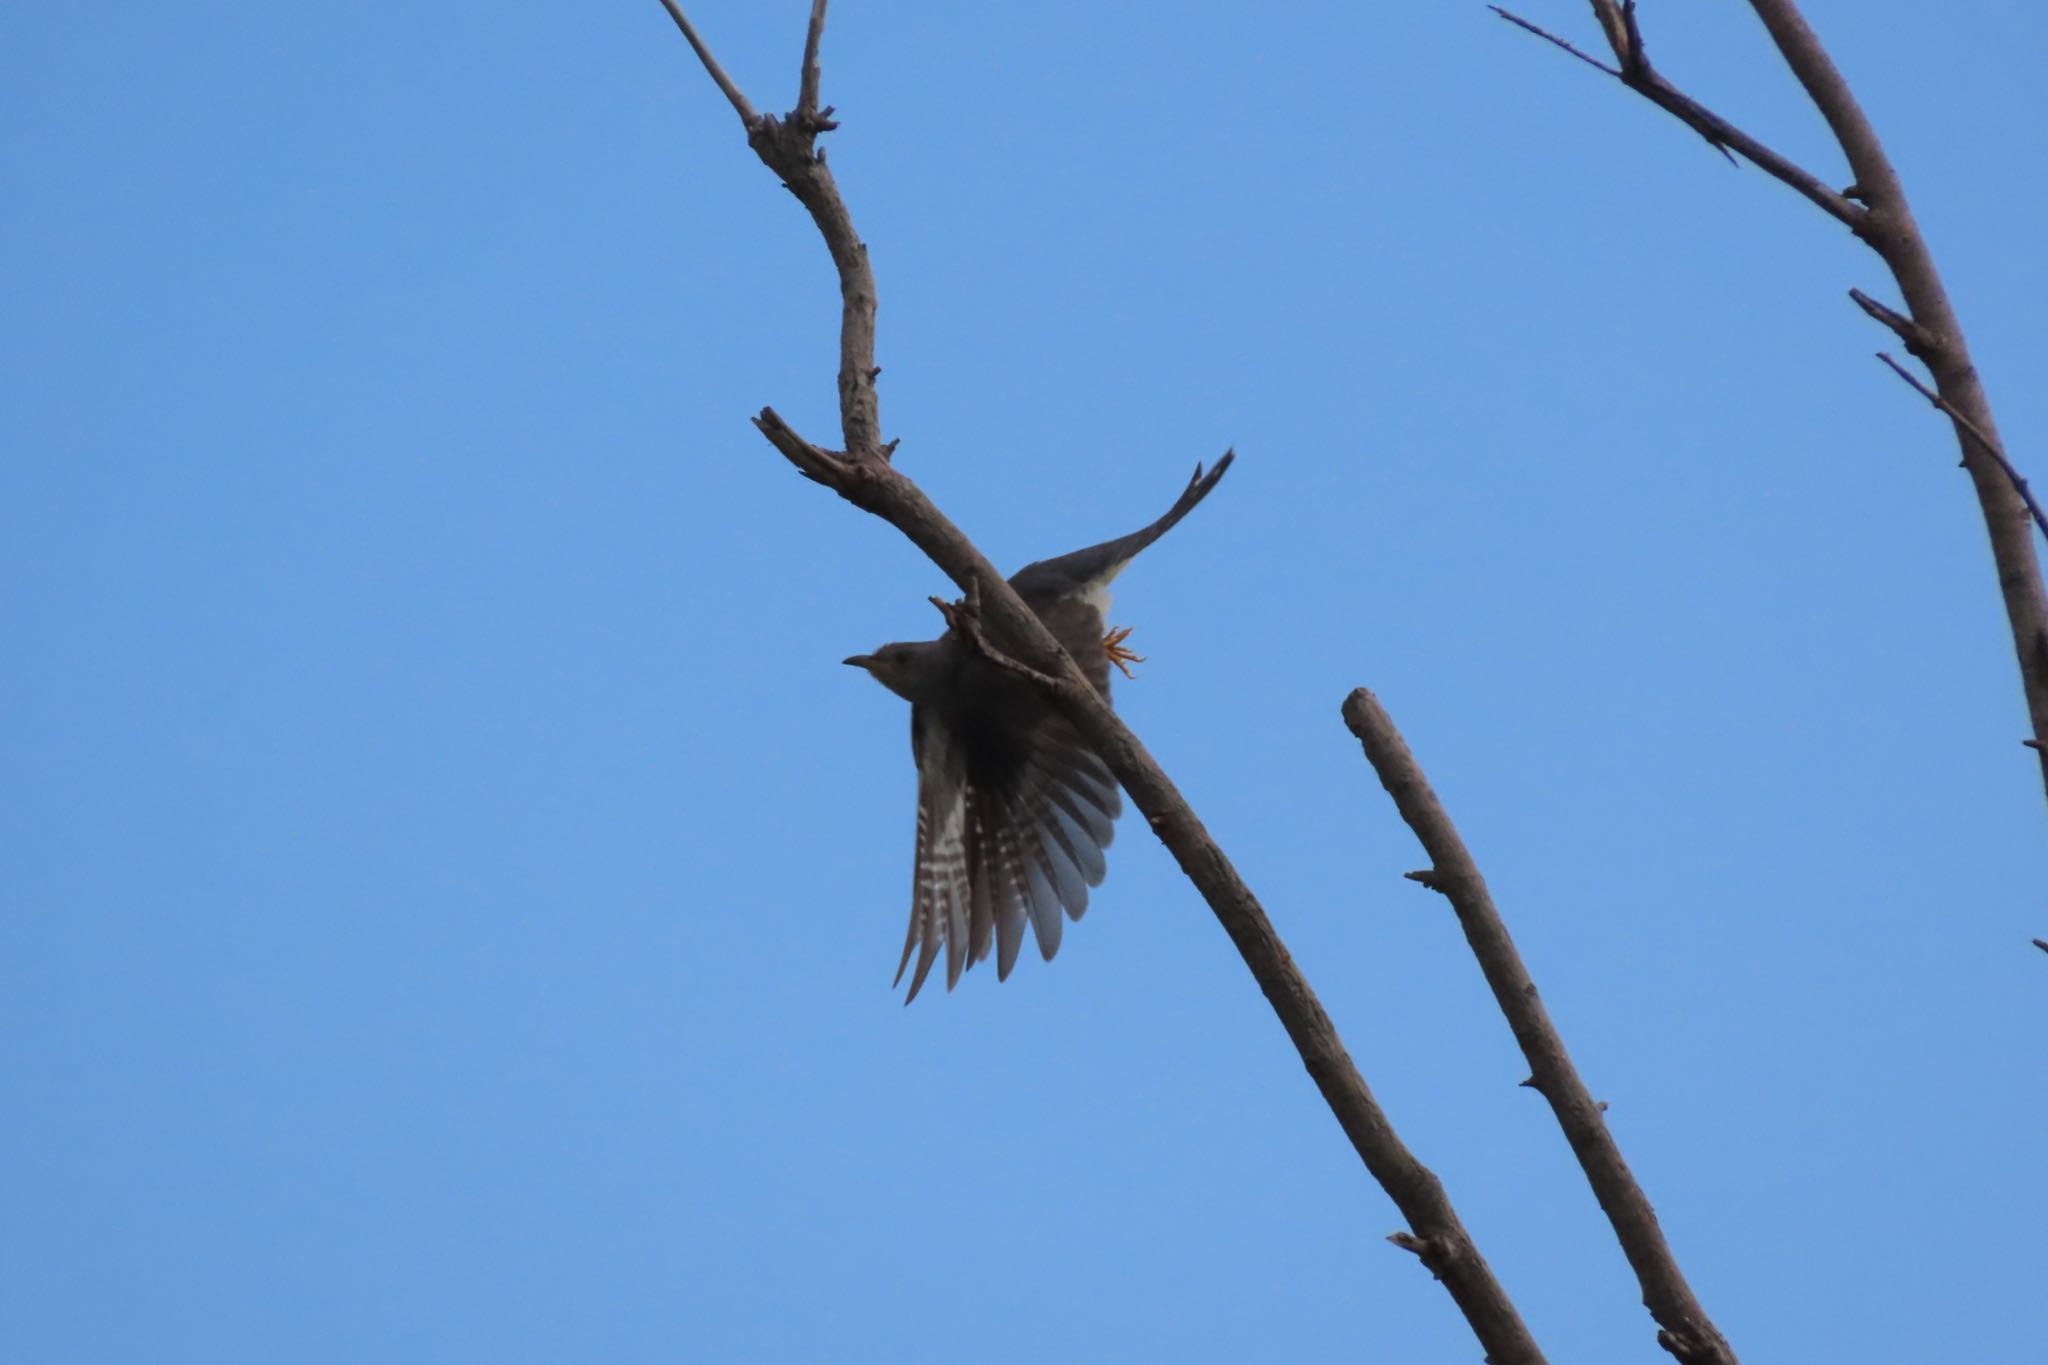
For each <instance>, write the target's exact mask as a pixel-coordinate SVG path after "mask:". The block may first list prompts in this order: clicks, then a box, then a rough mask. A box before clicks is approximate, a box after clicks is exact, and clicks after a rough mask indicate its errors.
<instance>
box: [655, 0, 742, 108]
mask: <svg viewBox="0 0 2048 1365" xmlns="http://www.w3.org/2000/svg"><path fill="white" fill-rule="evenodd" d="M661 7H662V8H663V9H665V10H667V11H668V17H669V18H671V19H673V20H675V21H676V27H677V28H679V29H681V30H682V31H683V37H684V38H685V39H686V40H688V42H689V44H690V50H691V51H692V52H694V53H696V54H697V60H698V61H700V62H702V63H704V70H705V72H706V73H707V74H708V75H710V77H711V80H712V83H713V84H715V85H716V86H717V87H718V88H719V89H720V90H723V91H724V92H725V97H726V99H727V100H728V101H730V102H731V104H732V107H733V111H734V112H735V113H737V114H738V115H739V116H740V122H741V123H744V124H745V125H747V127H748V128H749V129H751V128H752V127H753V126H754V124H755V122H756V121H757V120H758V119H759V118H760V115H758V114H756V113H755V112H754V106H753V105H751V104H749V103H747V97H746V96H745V95H743V94H741V93H740V88H739V87H738V86H737V85H734V84H733V83H732V77H730V76H728V75H726V74H725V68H724V67H722V66H720V65H719V64H718V59H717V58H716V57H713V56H712V55H711V49H710V48H708V47H706V46H704V40H703V39H702V38H699V37H698V36H697V30H696V29H694V28H692V27H690V17H689V16H688V15H686V14H684V13H683V11H682V7H681V6H680V5H678V4H676V0H661Z"/></svg>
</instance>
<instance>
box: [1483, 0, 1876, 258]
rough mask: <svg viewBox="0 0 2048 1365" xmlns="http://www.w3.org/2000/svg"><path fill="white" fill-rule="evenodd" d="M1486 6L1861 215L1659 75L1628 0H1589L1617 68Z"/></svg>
mask: <svg viewBox="0 0 2048 1365" xmlns="http://www.w3.org/2000/svg"><path fill="white" fill-rule="evenodd" d="M1487 8H1488V9H1490V10H1492V11H1493V12H1494V13H1495V14H1498V15H1499V16H1500V17H1501V18H1503V19H1505V20H1507V21H1508V22H1509V23H1511V24H1513V25H1514V26H1515V27H1517V28H1520V29H1525V30H1527V31H1528V32H1530V33H1533V34H1535V35H1536V36H1537V37H1539V38H1541V39H1543V40H1544V41H1546V42H1549V43H1554V44H1556V45H1557V46H1558V47H1561V48H1563V49H1564V50H1565V51H1567V52H1569V53H1571V54H1572V55H1573V56H1574V57H1577V58H1578V59H1579V60H1580V61H1582V62H1585V63H1587V64H1589V65H1591V66H1596V67H1598V68H1600V70H1602V71H1605V72H1606V73H1607V74H1608V75H1610V76H1612V77H1614V78H1615V79H1616V80H1618V81H1620V82H1621V83H1622V84H1623V85H1626V86H1627V87H1628V88H1629V89H1631V90H1633V91H1635V92H1636V93H1637V94H1639V95H1641V96H1642V97H1643V98H1644V99H1646V100H1649V101H1650V102H1651V103H1652V104H1654V105H1656V106H1657V107H1658V108H1660V109H1663V110H1665V111H1666V112H1668V113H1669V114H1671V116H1672V117H1674V118H1676V119H1677V120H1678V121H1679V122H1681V123H1683V124H1685V125H1686V126H1687V127H1688V128H1691V129H1692V130H1693V131H1694V132H1696V133H1698V134H1699V135H1700V136H1701V137H1703V138H1705V139H1706V140H1707V142H1708V143H1709V144H1711V145H1712V146H1713V147H1714V148H1715V150H1717V151H1719V152H1720V153H1721V154H1722V155H1723V156H1728V157H1729V158H1730V159H1731V160H1732V159H1733V154H1734V153H1737V152H1739V153H1741V154H1742V155H1743V156H1744V157H1746V158H1747V159H1748V160H1749V161H1750V162H1751V163H1753V164H1754V165H1755V166H1756V167H1757V168H1758V169H1759V170H1762V171H1764V172H1765V173H1767V174H1769V175H1770V176H1772V177H1773V178H1774V179H1777V180H1779V181H1782V182H1783V183H1785V184H1787V185H1790V186H1791V187H1792V188H1793V189H1795V190H1797V191H1798V192H1799V193H1800V194H1803V195H1805V196H1806V197H1807V198H1808V199H1810V200H1812V201H1813V202H1814V203H1815V204H1818V205H1819V206H1820V207H1821V209H1822V210H1823V211H1824V212H1826V213H1827V214H1828V215H1829V216H1830V217H1833V218H1836V219H1839V220H1840V221H1841V222H1842V223H1844V224H1846V225H1847V226H1848V227H1850V228H1852V229H1853V228H1855V227H1856V226H1857V224H1858V223H1859V222H1861V221H1862V218H1863V212H1864V211H1863V207H1862V205H1860V204H1857V203H1855V202H1854V201H1853V200H1851V199H1849V198H1847V197H1846V196H1844V195H1842V194H1839V193H1837V192H1836V191H1835V190H1834V189H1832V188H1831V187H1830V186H1829V185H1828V184H1827V183H1826V182H1825V181H1823V180H1822V179H1821V178H1820V177H1819V176H1817V175H1815V174H1813V173H1812V172H1811V171H1808V170H1806V169H1805V168H1804V167H1802V166H1800V165H1799V164H1798V163H1796V162H1794V161H1793V160H1791V159H1790V158H1789V157H1785V156H1781V155H1779V154H1778V153H1777V152H1775V151H1773V150H1771V149H1770V148H1769V147H1767V146H1765V145H1764V144H1763V143H1761V142H1759V141H1757V140H1756V139H1755V138H1753V137H1751V136H1750V135H1749V134H1748V133H1745V132H1743V131H1742V130H1741V129H1740V128H1738V127H1736V126H1735V125H1734V124H1732V123H1730V122H1729V121H1728V120H1727V119H1724V118H1722V117H1721V116H1720V115H1719V114H1717V113H1715V112H1714V111H1713V110H1711V109H1709V108H1707V107H1706V106H1705V105H1704V104H1701V103H1700V102H1699V101H1698V100H1695V99H1693V98H1692V97H1691V96H1690V95H1687V94H1686V93H1684V92H1683V91H1681V90H1680V89H1678V87H1676V86H1674V85H1672V84H1671V82H1669V81H1667V80H1665V79H1664V77H1663V76H1662V75H1661V74H1660V73H1659V72H1658V71H1657V69H1656V68H1655V67H1653V66H1651V65H1650V58H1649V54H1648V53H1647V52H1646V51H1645V50H1644V48H1643V45H1642V34H1641V32H1640V31H1639V30H1638V29H1637V27H1636V21H1635V6H1634V5H1633V4H1631V5H1629V6H1628V7H1627V9H1626V10H1623V9H1621V8H1619V7H1616V6H1615V5H1613V4H1612V3H1610V0H1594V6H1593V9H1594V12H1595V13H1596V14H1598V15H1600V17H1601V23H1602V26H1603V27H1604V28H1606V30H1607V34H1608V41H1609V43H1610V44H1612V45H1613V47H1614V49H1615V56H1616V57H1617V58H1618V59H1619V60H1620V62H1621V69H1620V70H1619V71H1617V70H1615V69H1614V68H1613V67H1611V66H1609V65H1607V64H1606V63H1605V62H1601V61H1596V60H1594V59H1593V58H1591V57H1589V56H1587V55H1586V54H1585V53H1584V52H1581V51H1580V50H1579V49H1578V48H1576V47H1574V46H1572V45H1571V44H1570V43H1568V42H1566V41H1565V40H1564V39H1562V38H1560V37H1558V36H1557V35H1556V34H1554V33H1552V32H1550V31H1549V30H1548V29H1545V28H1542V27H1541V26H1539V25H1537V24H1532V23H1530V22H1529V21H1528V20H1527V19H1524V18H1522V16H1520V15H1519V14H1513V13H1510V12H1509V11H1507V10H1505V9H1502V8H1501V7H1500V6H1499V5H1488V6H1487ZM1610 16H1611V17H1610Z"/></svg>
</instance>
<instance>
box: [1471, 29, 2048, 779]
mask: <svg viewBox="0 0 2048 1365" xmlns="http://www.w3.org/2000/svg"><path fill="white" fill-rule="evenodd" d="M1590 3H1591V4H1592V7H1593V17H1594V18H1595V19H1597V20H1598V21H1599V23H1600V28H1601V31H1602V32H1603V33H1604V34H1606V36H1607V42H1608V46H1609V47H1610V48H1611V49H1612V50H1613V52H1614V56H1615V60H1616V61H1617V62H1618V63H1619V66H1620V69H1619V70H1616V69H1614V68H1612V67H1609V66H1607V65H1606V64H1605V63H1603V62H1598V61H1594V59H1593V58H1591V57H1588V56H1586V54H1585V53H1583V52H1580V51H1579V50H1578V49H1577V48H1574V47H1572V46H1571V44H1569V43H1567V42H1565V41H1564V40H1563V39H1562V38H1558V37H1556V36H1555V35H1553V34H1550V33H1547V32H1545V31H1544V30H1543V29H1541V28H1539V27H1537V26H1536V25H1535V24H1532V23H1530V22H1529V21H1528V20H1526V19H1523V18H1521V17H1519V16H1517V15H1514V14H1510V13H1508V12H1507V11H1506V10H1504V9H1501V8H1500V7H1499V6H1489V8H1491V9H1493V10H1494V12H1495V13H1496V14H1499V15H1500V16H1501V17H1502V18H1504V19H1506V20H1508V21H1509V22H1510V23H1513V24H1515V25H1517V26H1518V27H1520V28H1523V29H1526V30H1528V31H1529V32H1531V33H1534V34H1537V35H1538V36H1540V37H1543V38H1545V39H1548V40H1549V41H1550V42H1552V43H1555V44H1557V45H1558V46H1560V47H1562V48H1564V49H1566V50H1567V51H1569V52H1572V53H1573V54H1574V55H1576V56H1578V57H1580V58H1581V59H1582V60H1584V61H1587V62H1590V63H1592V65H1594V66H1597V67H1599V68H1600V69H1601V70H1603V71H1606V72H1607V73H1608V74H1610V75H1612V76H1614V77H1616V78H1617V79H1618V80H1620V81H1621V82H1622V84H1624V85H1626V86H1628V87H1629V89H1631V90H1634V91H1635V92H1636V93H1637V94H1639V95H1642V96H1643V97H1644V98H1645V99H1647V100H1649V101H1650V102H1651V103H1653V104H1655V105H1657V106H1658V107H1659V108H1661V109H1664V110H1666V111H1667V112H1669V113H1671V114H1672V115H1673V116H1674V117H1676V118H1678V119H1679V120H1681V121H1682V122H1684V123H1685V124H1686V125H1687V126H1689V127H1691V128H1692V129H1693V130H1694V131H1696V132H1698V133H1699V134H1700V135H1701V136H1702V137H1704V138H1706V139H1707V140H1708V141H1709V142H1711V143H1712V144H1713V145H1714V146H1716V147H1718V148H1720V149H1721V150H1722V151H1723V152H1730V151H1732V152H1734V153H1737V154H1739V155H1741V156H1743V157H1745V158H1747V159H1748V160H1749V161H1751V162H1753V163H1754V164H1755V165H1757V166H1758V167H1760V168H1761V169H1763V170H1764V171H1766V172H1768V173H1769V174H1770V175H1772V176H1774V177H1776V178H1777V179H1779V180H1781V181H1783V182H1784V183H1785V184H1787V185H1789V186H1791V187H1792V188H1793V189H1794V190H1797V191H1798V192H1799V193H1800V194H1802V195H1804V196H1805V197H1806V198H1807V199H1809V200H1811V201H1812V202H1813V203H1814V204H1816V205H1817V206H1819V207H1820V209H1821V210H1822V211H1823V212H1825V213H1827V214H1828V215H1829V216H1830V217H1832V218H1834V219H1835V220H1837V221H1838V222H1840V223H1842V224H1844V225H1845V226H1846V227H1848V228H1849V230H1850V231H1852V232H1854V233H1855V234H1856V236H1857V238H1858V239H1859V240H1861V241H1862V242H1863V244H1864V245H1866V246H1868V247H1869V248H1870V249H1871V250H1872V251H1874V252H1876V253H1877V255H1878V257H1879V259H1881V260H1882V261H1883V262H1884V264H1885V266H1886V268H1887V269H1888V270H1889V271H1890V272H1891V276H1892V279H1893V280H1894V281H1895V282H1896V283H1897V285H1898V288H1899V294H1900V297H1901V298H1902V299H1903V300H1904V302H1905V305H1906V308H1905V312H1904V313H1903V314H1901V313H1898V312H1895V311H1893V310H1891V309H1888V308H1885V307H1884V306H1883V305H1881V304H1875V301H1874V300H1870V299H1869V296H1868V295H1862V294H1861V293H1860V291H1858V296H1857V297H1856V302H1857V304H1858V306H1860V307H1862V308H1863V310H1864V311H1865V312H1866V313H1869V314H1870V315H1871V316H1872V317H1873V318H1875V319H1876V320H1877V321H1878V322H1880V323H1882V324H1883V325H1885V326H1887V327H1889V328H1890V329H1891V330H1892V331H1894V332H1896V333H1898V335H1899V337H1900V339H1901V340H1902V341H1903V342H1904V344H1905V347H1906V350H1907V351H1908V352H1909V353H1910V354H1911V355H1913V356H1914V357H1915V358H1916V359H1918V360H1919V361H1920V362H1921V363H1922V364H1924V365H1926V366H1927V371H1928V373H1929V374H1930V375H1931V376H1932V377H1933V379H1934V392H1935V393H1936V394H1937V395H1938V396H1939V399H1940V401H1939V402H1938V403H1937V404H1936V406H1937V407H1939V408H1940V409H1941V411H1942V412H1943V413H1944V414H1946V415H1947V416H1948V418H1949V421H1950V424H1951V426H1952V427H1953V429H1954V432H1955V438H1956V444H1957V445H1958V447H1959V448H1960V449H1961V453H1962V464H1963V468H1964V469H1965V470H1967V471H1968V472H1969V475H1970V481H1971V485H1972V487H1973V488H1974V489H1975V491H1976V494H1977V503H1978V507H1979V510H1980V511H1981V512H1982V513H1983V517H1984V529H1985V532H1986V534H1987V535H1988V537H1989V538H1990V541H1991V557H1992V561H1993V567H1994V568H1995V569H1996V571H1997V576H1998V588H1999V594H2000V596H2001V597H2002V598H2003V600H2004V602H2005V613H2006V622H2007V624H2008V626H2009V627H2010V629H2011V632H2012V641H2013V652H2014V654H2015V656H2016V657H2017V660H2018V663H2019V671H2020V686H2021V687H2022V689H2023V690H2024V692H2025V695H2026V703H2027V716H2028V720H2029V722H2030V723H2031V725H2032V727H2033V737H2032V740H2031V741H2029V743H2028V747H2029V748H2032V749H2033V750H2034V751H2035V754H2036V757H2037V758H2038V759H2039V760H2040V763H2041V774H2042V781H2043V784H2044V786H2048V592H2044V590H2043V586H2042V579H2041V564H2040V559H2039V556H2038V554H2037V552H2036V550H2035V546H2034V539H2033V532H2032V527H2031V522H2032V521H2033V519H2034V518H2035V517H2037V516H2038V513H2037V511H2036V510H2035V509H2032V508H2030V506H2029V502H2030V498H2029V497H2028V496H2027V493H2026V489H2025V482H2024V480H2022V479H2021V478H2020V476H2019V473H2018V471H2017V470H2016V469H2014V468H2013V465H2012V463H2011V461H2010V460H2008V459H2007V458H2006V455H2005V450H2004V446H2003V445H2002V443H2001V442H2000V440H1999V436H1998V424H1997V422H1996V420H1994V418H1993V416H1992V413H1991V401H1990V399H1989V398H1988V397H1987V396H1986V394H1985V392H1984V386H1983V384H1982V383H1981V382H1980V381H1979V379H1978V377H1977V369H1976V366H1975V365H1974V364H1973V363H1972V361H1971V359H1970V348H1969V344H1968V342H1967V341H1966V340H1965V338H1964V336H1963V328H1962V323H1961V322H1960V321H1959V320H1958V319H1957V318H1956V314H1955V309H1954V307H1953V306H1952V305H1951V304H1950V302H1949V297H1948V291H1947V289H1946V288H1945V287H1944V286H1943V285H1942V282H1941V273H1940V271H1939V270H1937V269H1936V268H1935V264H1934V256H1933V253H1932V252H1930V251H1929V250H1928V248H1927V243H1926V240H1925V239H1924V238H1923V237H1922V236H1921V235H1920V228H1919V225H1918V224H1917V223H1915V222H1914V220H1913V211H1912V209H1911V207H1910V206H1909V205H1908V204H1907V202H1906V192H1905V188H1904V187H1903V186H1902V185H1901V184H1900V182H1899V176H1898V172H1897V171H1896V170H1895V169H1893V167H1892V163H1891V158H1890V157H1888V156H1887V155H1886V154H1885V150H1884V144H1883V143H1882V142H1880V141H1879V140H1878V136H1877V132H1876V130H1875V129H1873V128H1872V127H1871V124H1870V120H1869V118H1868V117H1866V116H1865V114H1864V112H1863V108H1862V106H1861V105H1860V104H1858V103H1857V100H1856V97H1855V95H1854V94H1853V93H1852V92H1851V91H1850V89H1849V83H1848V82H1847V81H1846V80H1844V79H1843V78H1842V74H1841V72H1839V71H1838V70H1836V69H1835V64H1834V62H1833V61H1832V60H1831V59H1830V58H1829V57H1828V54H1827V51H1826V49H1824V48H1823V47H1822V46H1821V44H1820V39H1819V38H1818V37H1816V36H1815V35H1814V32H1813V29H1812V28H1811V27H1809V26H1808V24H1807V22H1806V18H1805V16H1804V15H1803V14H1801V13H1800V12H1799V7H1798V5H1796V4H1794V3H1793V0H1750V8H1752V9H1754V10H1755V11H1756V13H1757V17H1758V18H1759V19H1761V20H1762V21H1763V25H1764V28H1765V30H1766V31H1767V32H1768V33H1769V34H1770V36H1771V41H1772V42H1773V43H1775V44H1776V45H1777V48H1778V54H1779V56H1781V57H1782V58H1783V59H1784V61H1785V65H1786V66H1787V67H1788V68H1790V69H1791V72H1792V74H1793V76H1794V77H1795V78H1797V80H1798V81H1799V84H1800V85H1801V86H1802V87H1803V88H1804V89H1805V91H1806V95H1807V98H1808V99H1809V100H1811V101H1812V102H1813V106H1814V108H1815V109H1817V110H1818V111H1819V112H1820V115H1821V117H1822V118H1823V119H1825V120H1826V121H1827V125H1828V128H1829V130H1830V131H1831V132H1833V134H1834V137H1835V142H1836V144H1837V145H1838V146H1839V147H1840V148H1841V151H1842V155H1843V158H1844V159H1845V160H1846V161H1847V162H1848V166H1849V173H1850V175H1851V176H1852V177H1853V182H1852V183H1851V184H1850V185H1849V186H1848V188H1846V189H1843V190H1841V191H1836V190H1833V189H1831V188H1829V187H1828V185H1827V184H1826V183H1825V182H1823V181H1822V180H1820V179H1819V178H1818V177H1816V176H1814V175H1813V174H1812V173H1810V172H1808V171H1806V170H1805V169H1803V168H1801V167H1799V166H1796V165H1794V164H1793V163H1792V162H1790V161H1788V160H1786V159H1785V158H1784V157H1781V156H1779V155H1778V154H1777V153H1775V152H1773V151H1771V150H1770V149H1769V148H1768V147H1765V146H1764V145H1763V144H1761V143H1759V142H1757V141H1756V140H1755V139H1754V138H1751V137H1749V136H1748V135H1747V134H1745V133H1743V132H1742V131H1741V130H1740V129H1738V128H1736V127H1735V126H1734V125H1733V124H1731V123H1729V122H1728V121H1727V120H1726V119H1723V118H1722V117H1721V116H1720V115H1718V114H1715V113H1713V112H1712V111H1711V110H1709V109H1707V108H1706V107H1705V106H1704V105H1702V104H1700V103H1699V102H1698V101H1696V100H1694V99H1692V98H1691V97H1690V96H1688V95H1685V94H1683V93H1682V92H1680V91H1679V90H1677V89H1676V88H1675V87H1673V86H1672V85H1671V83H1670V82H1669V81H1667V80H1665V79H1664V77H1663V76H1662V75H1660V74H1659V73H1658V72H1657V71H1656V70H1655V69H1654V68H1653V67H1652V66H1651V65H1650V59H1649V55H1648V53H1647V51H1646V50H1645V48H1644V46H1643V35H1642V30H1641V28H1640V26H1639V25H1638V24H1637V21H1636V4H1635V0H1590ZM1895 368H1896V367H1895Z"/></svg>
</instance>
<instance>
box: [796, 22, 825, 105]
mask: <svg viewBox="0 0 2048 1365" xmlns="http://www.w3.org/2000/svg"><path fill="white" fill-rule="evenodd" d="M824 37H825V0H811V22H810V26H809V27H808V28H806V29H805V30H804V67H803V71H802V73H801V74H800V75H799V76H798V78H797V85H796V117H797V118H799V119H808V118H812V117H814V116H815V115H816V114H817V112H818V80H819V76H820V72H819V70H818V44H819V43H820V42H822V41H823V40H824Z"/></svg>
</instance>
